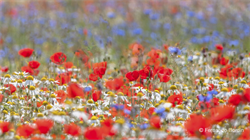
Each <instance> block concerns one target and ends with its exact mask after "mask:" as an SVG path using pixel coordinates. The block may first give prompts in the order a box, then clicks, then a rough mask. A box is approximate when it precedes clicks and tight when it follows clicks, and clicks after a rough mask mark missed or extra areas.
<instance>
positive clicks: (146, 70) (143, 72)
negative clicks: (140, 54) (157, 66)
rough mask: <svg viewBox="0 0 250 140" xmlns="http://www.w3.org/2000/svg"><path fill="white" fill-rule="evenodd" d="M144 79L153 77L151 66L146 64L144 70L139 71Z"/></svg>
mask: <svg viewBox="0 0 250 140" xmlns="http://www.w3.org/2000/svg"><path fill="white" fill-rule="evenodd" d="M139 73H140V76H141V78H142V79H147V78H151V77H153V71H152V69H151V68H150V66H145V67H144V68H143V69H142V70H140V71H139Z"/></svg>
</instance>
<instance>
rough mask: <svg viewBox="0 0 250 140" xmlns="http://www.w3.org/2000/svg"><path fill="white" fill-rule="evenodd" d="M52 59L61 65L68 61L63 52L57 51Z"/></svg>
mask: <svg viewBox="0 0 250 140" xmlns="http://www.w3.org/2000/svg"><path fill="white" fill-rule="evenodd" d="M50 60H51V61H52V62H53V63H55V64H58V65H61V64H63V63H64V62H66V60H67V56H66V55H65V54H64V53H62V52H57V53H54V54H53V55H52V56H51V57H50Z"/></svg>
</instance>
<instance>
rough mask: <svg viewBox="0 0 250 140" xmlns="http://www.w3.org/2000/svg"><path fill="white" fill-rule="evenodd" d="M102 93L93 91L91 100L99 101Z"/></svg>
mask: <svg viewBox="0 0 250 140" xmlns="http://www.w3.org/2000/svg"><path fill="white" fill-rule="evenodd" d="M101 94H102V92H101V91H97V90H95V91H94V92H93V93H92V97H93V100H94V101H95V102H96V101H97V100H99V99H100V96H101Z"/></svg>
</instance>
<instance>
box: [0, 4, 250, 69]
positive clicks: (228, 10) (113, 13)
mask: <svg viewBox="0 0 250 140" xmlns="http://www.w3.org/2000/svg"><path fill="white" fill-rule="evenodd" d="M249 11H250V1H249V0H207V1H206V0H205V1H202V0H174V1H173V0H36V1H33V0H0V65H1V66H9V67H10V69H11V70H12V71H15V70H18V69H19V70H20V68H21V66H23V65H24V64H23V63H26V62H20V56H18V51H19V50H20V49H22V48H26V47H29V48H33V49H34V50H35V55H36V57H37V59H39V62H41V63H42V64H43V63H49V58H50V56H51V55H52V54H53V53H55V52H58V51H61V52H64V53H65V54H66V55H67V56H68V61H73V59H74V52H75V51H76V50H78V49H81V50H84V51H85V52H86V51H90V52H91V53H92V54H93V56H96V57H101V56H104V55H107V54H109V55H111V56H112V57H113V58H120V57H121V56H123V55H126V53H127V51H128V49H129V45H130V44H131V43H134V42H138V43H141V44H142V45H143V46H144V47H145V48H146V49H151V48H152V47H154V48H162V47H163V46H164V45H168V46H174V45H175V44H176V43H178V47H179V48H180V49H181V50H182V52H183V53H187V54H188V53H189V50H190V48H192V49H193V50H194V51H195V50H200V49H201V48H204V47H205V48H208V49H209V50H212V49H214V47H215V44H223V45H224V48H225V51H227V50H231V49H235V50H236V51H237V52H238V53H240V52H243V51H246V52H247V51H248V50H249V48H250V46H249V45H250V44H249V33H250V14H249ZM100 59H101V58H100ZM100 59H99V58H96V59H94V61H98V60H100ZM113 61H119V59H113Z"/></svg>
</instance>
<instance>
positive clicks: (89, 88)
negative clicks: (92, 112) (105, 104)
mask: <svg viewBox="0 0 250 140" xmlns="http://www.w3.org/2000/svg"><path fill="white" fill-rule="evenodd" d="M91 90H92V88H91V87H85V88H84V92H89V91H91Z"/></svg>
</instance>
